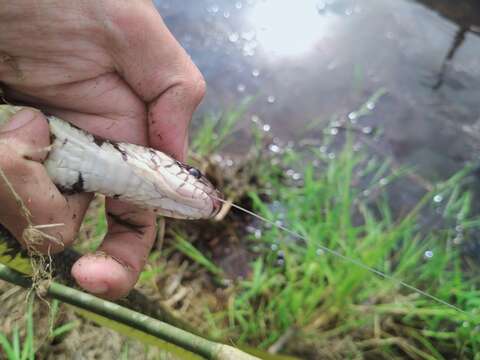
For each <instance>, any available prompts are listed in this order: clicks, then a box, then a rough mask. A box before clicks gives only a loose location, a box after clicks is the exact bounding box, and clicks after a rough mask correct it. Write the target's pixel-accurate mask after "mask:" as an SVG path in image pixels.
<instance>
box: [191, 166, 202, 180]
mask: <svg viewBox="0 0 480 360" xmlns="http://www.w3.org/2000/svg"><path fill="white" fill-rule="evenodd" d="M188 173H189V174H190V175H192V176H193V177H194V178H196V179H200V178H201V177H202V173H201V172H200V170H198V169H196V168H194V167H189V168H188Z"/></svg>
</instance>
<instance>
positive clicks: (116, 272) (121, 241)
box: [72, 199, 156, 299]
mask: <svg viewBox="0 0 480 360" xmlns="http://www.w3.org/2000/svg"><path fill="white" fill-rule="evenodd" d="M107 209H108V213H107V219H108V233H107V235H106V236H105V238H104V240H103V242H102V245H101V246H100V248H99V249H98V250H99V252H97V253H96V254H92V255H86V256H83V257H82V258H81V259H79V260H78V261H77V262H76V263H75V265H74V266H73V268H72V275H73V277H74V278H75V279H76V281H77V283H78V284H79V285H80V286H81V287H82V288H84V289H85V290H87V291H89V292H92V293H94V294H97V295H100V296H102V297H105V298H108V299H116V298H119V297H122V296H125V295H126V294H127V293H128V291H130V289H131V288H132V287H133V286H134V285H135V283H136V281H137V279H138V277H139V275H140V272H141V270H142V268H143V266H144V265H145V262H146V260H147V257H148V253H149V252H150V249H151V247H152V245H153V241H154V239H155V230H156V228H155V227H156V224H155V217H154V216H153V214H152V213H151V212H147V211H143V210H139V209H138V208H136V207H134V206H131V205H126V204H124V203H122V202H120V201H117V200H113V199H107Z"/></svg>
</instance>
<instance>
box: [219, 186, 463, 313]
mask: <svg viewBox="0 0 480 360" xmlns="http://www.w3.org/2000/svg"><path fill="white" fill-rule="evenodd" d="M210 196H211V197H212V198H214V199H215V200H218V201H220V202H222V203H223V204H228V205H230V206H231V207H233V208H235V209H237V210H240V211H243V212H244V213H247V214H249V215H251V216H253V217H255V218H257V219H258V220H261V221H263V222H265V223H267V224H270V225H272V226H274V227H276V228H277V229H279V230H282V231H284V232H286V233H288V234H290V235H292V236H294V237H296V238H298V239H300V240H303V241H304V242H305V243H308V239H307V237H306V236H303V235H301V234H299V233H297V232H295V231H293V230H290V229H289V228H287V227H285V226H283V225H281V224H278V223H276V222H275V221H273V220H270V219H267V218H266V217H263V216H261V215H258V214H256V213H254V212H253V211H250V210H248V209H245V208H244V207H242V206H240V205H236V204H234V203H231V202H229V201H226V200H224V199H221V198H219V197H216V196H213V195H210ZM318 248H320V249H321V250H323V251H325V252H326V253H329V254H331V255H334V256H336V257H338V258H340V259H342V260H344V261H346V262H349V263H351V264H354V265H356V266H358V267H360V268H362V269H364V270H367V271H369V272H371V273H374V274H375V275H377V276H379V277H382V278H384V279H386V280H389V281H392V282H394V283H396V284H398V285H400V286H403V287H404V288H407V289H409V290H412V291H414V292H416V293H418V294H420V295H422V296H424V297H426V298H428V299H430V300H433V301H435V302H437V303H439V304H442V305H445V306H447V307H449V308H451V309H454V310H456V311H458V312H460V313H462V314H464V315H469V313H468V312H466V311H465V310H463V309H461V308H459V307H458V306H455V305H453V304H450V303H449V302H447V301H445V300H442V299H440V298H439V297H436V296H435V295H432V294H429V293H427V292H426V291H423V290H421V289H419V288H417V287H415V286H413V285H410V284H408V283H406V282H405V281H403V280H400V279H397V278H396V277H394V276H392V275H388V274H386V273H384V272H383V271H380V270H378V269H376V268H374V267H371V266H368V265H366V264H364V263H363V262H361V261H359V260H356V259H353V258H350V257H348V256H346V255H344V254H342V253H341V252H338V251H336V250H333V249H330V248H328V247H326V246H324V245H318Z"/></svg>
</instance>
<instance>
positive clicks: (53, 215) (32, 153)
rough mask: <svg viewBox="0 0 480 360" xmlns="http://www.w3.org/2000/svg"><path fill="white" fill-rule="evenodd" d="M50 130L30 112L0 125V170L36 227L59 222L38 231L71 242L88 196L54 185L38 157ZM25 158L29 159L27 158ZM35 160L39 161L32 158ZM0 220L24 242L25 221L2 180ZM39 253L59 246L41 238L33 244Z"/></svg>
mask: <svg viewBox="0 0 480 360" xmlns="http://www.w3.org/2000/svg"><path fill="white" fill-rule="evenodd" d="M49 136H50V135H49V128H48V123H47V122H46V120H45V118H44V117H43V115H42V114H41V113H40V112H38V111H34V110H30V109H27V110H22V111H20V112H18V113H16V114H15V115H13V116H12V117H11V119H10V120H9V122H8V123H7V124H6V125H5V126H3V127H2V128H0V168H1V169H2V171H3V173H4V174H5V176H6V178H7V179H8V182H9V183H10V184H11V186H12V187H13V191H15V193H16V194H17V195H18V196H19V197H20V198H21V199H22V200H23V203H24V204H25V206H26V208H27V209H28V210H29V212H30V214H31V221H32V223H33V224H34V225H47V224H63V225H62V226H58V227H54V228H45V229H42V231H44V232H45V233H47V234H48V235H51V236H53V237H55V238H56V239H57V240H58V241H59V242H62V243H63V244H65V245H69V244H71V243H72V242H73V240H74V238H75V235H76V233H77V231H78V228H79V227H80V223H81V220H82V218H83V215H84V213H85V210H86V208H87V206H88V202H89V196H88V195H87V196H86V195H83V196H82V195H74V196H70V197H64V196H63V195H62V194H61V193H60V192H59V191H58V189H57V188H56V187H55V185H54V184H53V183H52V181H51V180H50V178H49V177H48V174H47V173H46V171H45V168H44V167H43V166H42V164H41V163H40V162H38V161H42V160H44V159H45V157H46V156H47V152H46V151H45V148H46V147H47V146H48V145H49V143H50V140H49ZM25 156H27V158H25ZM35 160H37V161H35ZM0 204H2V206H1V207H0V222H1V223H2V224H3V225H5V226H6V228H7V229H8V230H9V231H10V232H11V233H12V234H13V235H14V236H15V237H16V238H17V239H18V240H19V241H20V242H21V243H22V244H23V245H25V242H24V239H23V231H24V229H25V228H26V227H27V225H28V221H27V217H26V214H25V213H23V214H22V213H21V210H20V208H19V205H18V202H17V201H16V198H15V196H14V194H13V193H12V189H11V188H10V187H9V186H8V185H7V184H6V183H5V181H4V180H3V179H2V180H1V181H0ZM35 248H37V250H39V251H41V252H47V251H50V252H56V251H60V250H62V249H63V246H60V245H58V244H53V243H50V242H44V243H41V244H37V245H35Z"/></svg>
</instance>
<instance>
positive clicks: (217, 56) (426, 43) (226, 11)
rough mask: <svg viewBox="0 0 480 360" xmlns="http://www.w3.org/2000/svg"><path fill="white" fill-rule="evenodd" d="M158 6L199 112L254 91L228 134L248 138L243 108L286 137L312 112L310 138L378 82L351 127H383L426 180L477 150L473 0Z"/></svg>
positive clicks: (218, 1) (477, 24)
mask: <svg viewBox="0 0 480 360" xmlns="http://www.w3.org/2000/svg"><path fill="white" fill-rule="evenodd" d="M454 3H455V4H454ZM453 4H454V5H453ZM474 4H477V5H474ZM157 5H158V9H159V10H160V12H161V13H162V15H163V16H164V18H165V21H166V23H167V25H168V26H169V28H170V29H171V31H172V32H173V33H174V34H175V35H176V36H177V38H178V39H179V41H180V42H181V43H182V45H183V46H184V47H185V48H186V49H187V51H188V52H189V53H190V55H191V56H192V58H193V60H194V61H195V63H196V64H197V65H198V67H199V68H200V69H201V71H202V72H203V74H204V76H205V78H206V80H207V83H208V94H207V96H206V99H205V102H204V103H203V105H202V108H201V109H200V112H199V114H198V116H201V115H202V113H205V112H212V111H213V112H215V111H219V110H222V109H225V108H227V107H229V106H232V105H235V104H237V103H239V102H240V101H241V100H242V99H244V98H245V97H246V96H249V95H251V96H255V100H254V101H253V103H252V105H251V107H250V110H249V113H248V114H247V115H246V116H245V121H244V122H243V123H242V124H241V125H240V127H241V129H240V130H239V131H238V132H237V133H236V137H237V141H239V142H241V141H242V139H245V138H248V136H249V131H250V124H249V119H250V117H251V116H252V115H257V116H258V117H259V118H260V119H261V120H263V121H264V122H265V123H267V124H269V125H270V131H271V132H272V133H273V134H274V135H275V136H277V137H279V138H280V139H282V140H285V141H286V140H298V139H299V138H302V137H305V131H304V129H305V127H307V126H309V124H311V123H312V121H313V122H314V123H315V124H316V126H315V127H314V130H313V131H311V130H310V131H309V132H308V134H309V136H310V137H315V136H316V135H318V134H319V133H320V130H321V129H322V128H323V127H324V126H325V125H326V124H327V123H328V121H330V120H331V119H332V117H337V118H340V119H341V118H347V117H348V115H349V114H350V113H351V112H352V111H353V110H355V109H357V108H358V107H359V106H360V105H361V104H362V103H364V102H365V101H366V99H368V97H369V96H371V95H372V94H374V93H375V92H376V91H378V90H379V89H384V90H385V91H386V95H384V96H383V97H382V98H381V99H380V101H379V102H378V103H377V105H376V108H375V109H374V111H373V112H372V113H371V114H370V115H369V116H366V117H363V118H360V119H358V126H360V127H367V128H368V127H373V128H375V127H381V128H382V129H383V131H384V132H385V134H384V140H385V143H386V144H387V146H386V149H383V150H384V151H388V152H391V154H392V155H393V156H395V158H397V159H398V160H399V161H401V162H402V163H407V164H410V165H415V166H416V167H417V168H418V169H419V171H420V172H421V173H422V175H424V176H426V177H428V178H431V179H438V178H443V177H445V176H447V175H448V174H451V173H452V172H453V171H454V170H455V169H457V168H458V167H459V166H461V164H462V163H463V162H464V161H465V160H468V159H472V158H475V157H476V156H477V155H478V154H479V153H480V151H479V150H480V140H479V137H480V135H479V132H478V130H479V128H480V5H478V3H477V2H475V1H455V2H451V1H447V0H440V1H437V0H435V1H433V0H422V1H418V2H414V1H405V0H397V1H384V0H362V1H354V0H323V1H322V0H302V1H290V0H250V1H246V0H244V1H230V0H228V1H227V0H203V1H199V0H184V1H180V2H179V1H173V0H172V1H167V0H165V1H163V0H162V1H158V2H157ZM315 129H316V130H317V131H316V130H315ZM317 137H318V136H317ZM237 148H238V147H237Z"/></svg>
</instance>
